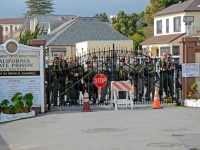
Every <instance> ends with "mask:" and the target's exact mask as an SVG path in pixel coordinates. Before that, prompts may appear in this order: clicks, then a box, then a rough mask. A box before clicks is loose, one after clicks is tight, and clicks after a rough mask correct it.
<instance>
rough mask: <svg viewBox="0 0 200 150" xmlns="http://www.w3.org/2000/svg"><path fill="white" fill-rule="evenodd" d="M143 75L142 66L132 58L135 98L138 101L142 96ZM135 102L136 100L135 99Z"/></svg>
mask: <svg viewBox="0 0 200 150" xmlns="http://www.w3.org/2000/svg"><path fill="white" fill-rule="evenodd" d="M143 74H144V65H143V64H139V61H138V59H137V58H134V60H133V80H134V87H135V89H136V97H139V101H142V96H143V92H144V83H143ZM135 100H137V98H136V99H135Z"/></svg>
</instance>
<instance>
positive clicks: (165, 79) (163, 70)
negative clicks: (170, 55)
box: [157, 52, 173, 100]
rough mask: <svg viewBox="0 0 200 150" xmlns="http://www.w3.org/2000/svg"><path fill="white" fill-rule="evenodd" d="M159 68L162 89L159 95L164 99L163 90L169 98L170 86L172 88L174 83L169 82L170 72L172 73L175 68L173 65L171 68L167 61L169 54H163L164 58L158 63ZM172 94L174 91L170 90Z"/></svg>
mask: <svg viewBox="0 0 200 150" xmlns="http://www.w3.org/2000/svg"><path fill="white" fill-rule="evenodd" d="M157 66H158V70H159V71H160V88H159V95H160V99H161V100H163V99H162V97H161V96H162V95H163V89H164V91H165V94H167V95H166V96H168V85H169V87H172V85H171V84H172V83H171V81H170V80H169V74H168V71H170V70H171V69H172V68H173V65H172V66H171V64H170V63H169V61H168V59H167V53H165V52H164V53H163V54H162V58H161V59H160V60H158V61H157ZM169 90H170V93H172V92H173V91H172V90H173V89H172V88H169Z"/></svg>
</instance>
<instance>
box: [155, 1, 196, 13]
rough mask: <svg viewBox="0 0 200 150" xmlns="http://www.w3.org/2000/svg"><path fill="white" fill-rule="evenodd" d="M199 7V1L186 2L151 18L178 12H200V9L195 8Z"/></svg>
mask: <svg viewBox="0 0 200 150" xmlns="http://www.w3.org/2000/svg"><path fill="white" fill-rule="evenodd" d="M198 5H200V0H187V1H185V2H182V3H178V4H174V5H171V6H169V7H167V8H165V9H163V10H161V11H159V12H158V13H156V14H154V15H153V16H152V17H156V16H161V15H166V14H174V13H179V12H197V11H200V8H199V7H197V6H198Z"/></svg>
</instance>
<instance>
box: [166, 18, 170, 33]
mask: <svg viewBox="0 0 200 150" xmlns="http://www.w3.org/2000/svg"><path fill="white" fill-rule="evenodd" d="M166 33H169V19H166Z"/></svg>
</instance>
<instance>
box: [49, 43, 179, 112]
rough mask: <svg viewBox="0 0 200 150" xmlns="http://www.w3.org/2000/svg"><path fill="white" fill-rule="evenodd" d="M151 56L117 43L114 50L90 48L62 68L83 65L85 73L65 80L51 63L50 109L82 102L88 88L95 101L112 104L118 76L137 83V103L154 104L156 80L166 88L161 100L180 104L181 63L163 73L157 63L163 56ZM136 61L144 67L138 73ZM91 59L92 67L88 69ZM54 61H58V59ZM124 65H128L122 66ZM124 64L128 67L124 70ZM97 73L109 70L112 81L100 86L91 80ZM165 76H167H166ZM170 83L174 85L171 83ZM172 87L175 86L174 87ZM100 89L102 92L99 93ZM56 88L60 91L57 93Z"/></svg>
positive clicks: (63, 69)
mask: <svg viewBox="0 0 200 150" xmlns="http://www.w3.org/2000/svg"><path fill="white" fill-rule="evenodd" d="M147 56H149V55H148V54H147V55H146V54H142V53H141V52H140V51H138V50H131V51H128V50H115V49H114V45H113V50H108V51H105V50H104V51H95V50H94V51H92V52H90V51H89V53H88V54H86V55H82V56H76V57H75V58H69V59H68V60H67V64H68V67H67V68H62V69H61V71H66V72H67V73H68V74H71V73H72V72H73V71H74V72H73V73H75V70H76V69H74V68H77V66H78V67H82V68H83V69H82V70H81V71H82V72H79V74H82V76H81V78H79V77H77V78H76V80H74V79H73V80H72V79H70V78H69V77H66V78H65V81H64V80H63V77H62V79H61V78H60V77H61V76H60V77H59V76H58V78H59V79H55V78H54V76H53V74H52V72H54V69H55V67H54V66H48V68H46V75H47V77H46V80H47V85H46V100H47V104H48V109H50V107H51V106H54V107H56V106H82V104H83V97H81V96H80V95H82V94H83V93H84V91H85V89H87V91H88V93H90V94H89V96H90V97H89V100H90V103H91V105H112V104H111V103H110V96H111V95H110V94H111V90H110V82H111V81H118V80H131V81H132V84H133V87H135V93H134V98H133V101H134V104H137V105H143V104H147V105H151V104H152V101H153V99H154V94H153V92H152V91H151V90H150V88H152V84H153V85H154V84H155V86H157V87H159V88H160V86H161V88H162V89H161V90H162V91H163V92H162V95H160V101H161V103H173V102H176V103H177V104H179V100H180V97H181V76H180V75H181V66H180V65H179V64H178V63H174V70H173V71H171V72H170V73H168V74H167V75H166V74H162V73H161V72H159V71H158V66H157V65H156V64H157V61H158V60H159V59H160V58H155V57H154V58H153V57H147ZM147 58H150V61H151V62H152V64H153V67H154V68H153V70H154V72H153V75H152V74H150V70H148V69H149V67H146V64H147V63H146V61H147ZM57 60H58V59H57ZM54 61H55V60H54ZM73 61H76V62H75V64H72V62H73ZM135 61H138V63H139V64H140V67H139V68H142V69H139V70H140V71H141V72H140V74H138V72H137V71H136V70H137V68H136V67H135V66H134V63H135ZM89 63H90V71H88V68H89V67H88V66H89V65H88V64H89ZM123 64H124V65H123ZM54 65H56V64H55V63H54ZM122 65H123V66H124V67H122ZM125 66H126V67H125ZM120 67H121V68H126V69H125V70H124V71H123V70H122V71H120ZM127 68H128V69H127ZM57 71H59V70H57ZM70 71H72V72H70ZM136 72H137V73H136ZM97 73H103V74H105V75H106V76H107V79H108V84H107V85H106V86H105V87H104V88H102V89H97V88H96V87H95V86H94V85H93V84H92V83H91V81H92V80H91V79H92V78H93V77H94V75H95V74H97ZM164 76H165V77H166V78H164ZM152 77H153V78H152ZM152 79H153V80H152ZM160 79H162V80H167V82H166V81H161V80H160ZM57 81H59V82H58V84H55V83H56V82H57ZM161 83H162V84H161ZM163 83H164V84H165V86H167V89H166V88H163ZM169 83H170V86H171V87H169V85H168V84H169ZM166 84H167V85H166ZM172 86H173V87H172ZM63 88H64V90H63ZM171 88H172V89H173V90H171ZM61 89H62V90H61ZM72 89H73V90H72ZM154 89H155V88H154ZM100 90H101V93H99V91H100ZM138 90H140V91H139V92H140V93H138ZM75 91H76V92H75ZM141 91H142V95H141ZM55 92H57V93H56V94H55ZM72 92H74V94H76V96H77V94H78V96H79V98H78V99H77V98H76V99H72V98H71V99H70V94H71V95H73V94H72ZM164 93H165V95H164ZM170 94H171V95H170ZM55 95H56V97H55ZM76 96H75V97H76ZM123 96H124V93H123V92H121V93H119V98H120V97H123ZM71 97H73V96H71Z"/></svg>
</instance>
